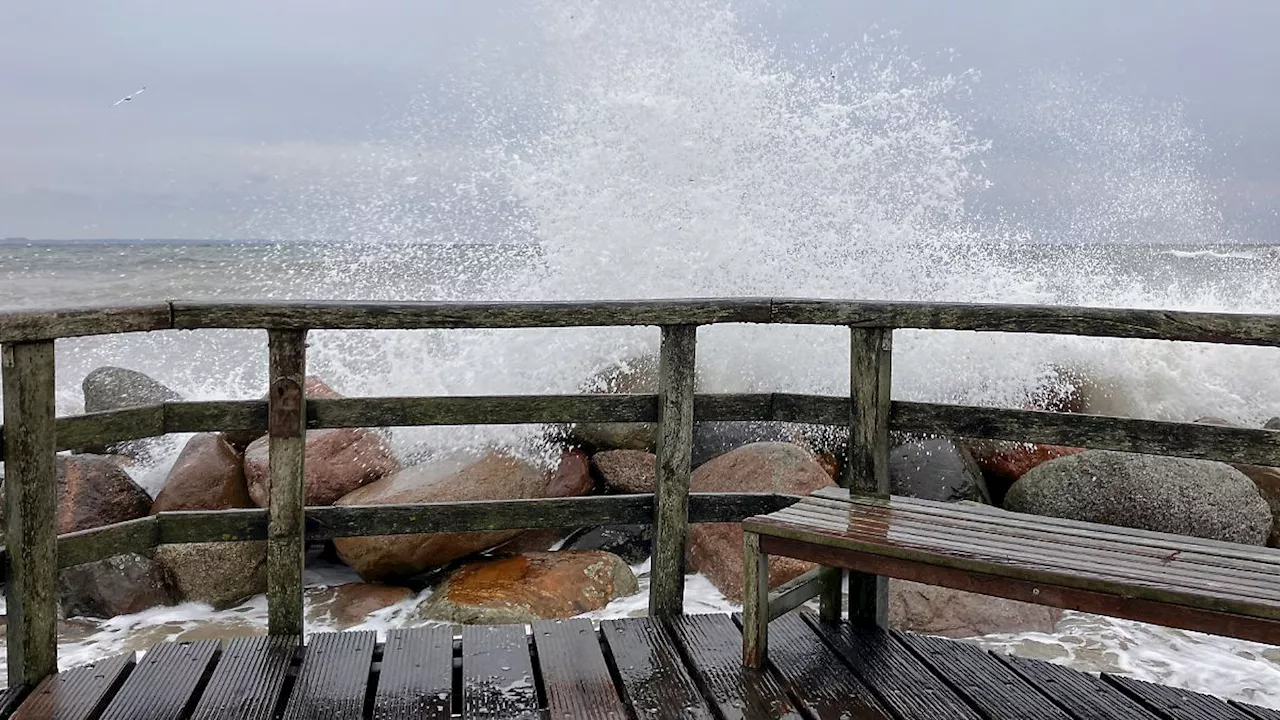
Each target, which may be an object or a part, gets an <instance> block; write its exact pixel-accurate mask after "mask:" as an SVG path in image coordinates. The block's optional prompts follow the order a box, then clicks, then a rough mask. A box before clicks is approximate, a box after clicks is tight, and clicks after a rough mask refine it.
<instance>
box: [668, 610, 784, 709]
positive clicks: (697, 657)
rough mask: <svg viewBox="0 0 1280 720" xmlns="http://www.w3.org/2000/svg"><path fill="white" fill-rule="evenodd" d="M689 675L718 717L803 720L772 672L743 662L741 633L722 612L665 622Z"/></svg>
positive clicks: (682, 617) (684, 616) (681, 617)
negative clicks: (683, 656) (710, 701)
mask: <svg viewBox="0 0 1280 720" xmlns="http://www.w3.org/2000/svg"><path fill="white" fill-rule="evenodd" d="M670 628H671V634H672V635H673V636H674V637H675V639H676V642H678V643H679V644H680V646H681V647H682V648H683V649H684V655H685V657H687V658H688V659H689V668H690V670H692V672H693V676H694V679H695V680H697V681H698V683H699V684H700V685H701V687H702V688H703V690H704V692H705V693H706V695H707V697H709V698H712V699H713V702H714V703H715V705H716V709H717V710H718V711H719V713H720V717H721V718H722V719H723V720H748V719H751V718H760V719H761V720H766V719H772V718H786V719H787V720H802V718H801V715H800V713H799V712H798V711H797V710H796V706H795V703H793V702H792V701H791V698H789V697H787V691H786V690H785V689H784V688H783V686H782V683H781V682H779V681H778V678H777V677H775V676H774V675H773V673H772V672H770V671H768V670H767V669H766V670H764V671H760V670H750V669H747V668H744V667H743V666H742V632H741V631H740V630H738V626H737V625H734V624H733V620H732V619H730V618H729V616H727V615H682V616H680V617H676V618H672V619H671V621H670Z"/></svg>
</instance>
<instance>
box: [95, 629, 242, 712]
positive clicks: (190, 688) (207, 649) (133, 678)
mask: <svg viewBox="0 0 1280 720" xmlns="http://www.w3.org/2000/svg"><path fill="white" fill-rule="evenodd" d="M219 649H220V644H219V643H218V641H217V640H201V641H200V642H164V643H160V644H159V645H156V646H155V647H153V648H151V650H149V651H148V652H147V654H146V655H144V656H143V658H142V660H141V662H139V663H138V664H137V666H136V667H134V669H133V672H131V673H129V677H128V678H127V679H126V680H125V681H124V685H122V686H121V687H120V690H119V692H117V693H116V694H115V697H114V698H113V699H112V700H111V704H109V705H107V709H106V711H105V712H103V714H102V718H101V720H178V718H180V717H182V715H183V714H184V713H185V712H186V711H187V710H189V709H190V708H191V706H192V705H193V704H194V701H195V699H196V689H197V688H198V687H199V685H200V682H201V680H203V679H204V675H205V672H206V671H207V670H208V668H209V665H210V664H211V663H212V662H213V659H214V656H216V655H217V653H218V650H219Z"/></svg>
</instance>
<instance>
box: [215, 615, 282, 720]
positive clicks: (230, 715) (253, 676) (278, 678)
mask: <svg viewBox="0 0 1280 720" xmlns="http://www.w3.org/2000/svg"><path fill="white" fill-rule="evenodd" d="M298 645H299V638H298V637H297V636H285V635H273V636H269V637H267V636H257V637H240V638H235V639H233V640H230V641H228V642H227V643H226V645H225V646H224V647H223V649H222V657H221V658H220V659H219V660H218V665H217V667H215V668H214V670H213V675H212V676H211V677H210V678H209V684H208V685H207V686H205V689H204V691H203V692H201V693H200V700H199V702H198V703H197V704H196V709H195V712H194V713H192V715H191V718H192V720H270V718H271V715H272V713H273V712H274V711H275V708H276V703H277V702H278V701H279V700H280V692H281V691H282V690H283V689H284V680H285V676H286V675H287V674H288V672H289V666H290V665H291V664H292V663H293V658H294V655H296V654H297V651H298Z"/></svg>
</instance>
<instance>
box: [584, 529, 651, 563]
mask: <svg viewBox="0 0 1280 720" xmlns="http://www.w3.org/2000/svg"><path fill="white" fill-rule="evenodd" d="M563 549H564V550H603V551H605V552H607V553H613V554H614V555H617V556H618V557H620V558H622V559H623V560H625V561H627V564H628V565H639V564H640V563H642V562H644V561H645V560H646V559H648V557H649V555H650V554H651V553H652V551H653V526H652V525H612V526H608V527H597V528H591V529H590V530H587V531H586V532H584V533H582V534H581V535H578V536H577V537H575V538H573V539H571V540H570V541H569V542H568V543H566V544H565V546H564V548H563Z"/></svg>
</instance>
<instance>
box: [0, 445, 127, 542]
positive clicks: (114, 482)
mask: <svg viewBox="0 0 1280 720" xmlns="http://www.w3.org/2000/svg"><path fill="white" fill-rule="evenodd" d="M54 467H55V469H56V471H57V473H58V508H57V514H56V515H55V520H56V524H57V531H58V534H59V535H61V534H63V533H69V532H76V531H77V530H89V529H91V528H96V527H102V526H103V525H111V524H113V523H118V522H124V521H125V520H135V519H137V518H140V517H146V515H147V512H148V511H149V510H150V509H151V496H150V495H148V494H147V491H146V490H143V489H142V488H141V487H139V486H138V484H137V483H135V482H134V481H133V478H131V477H129V474H128V473H126V472H125V471H124V470H122V469H121V468H120V466H119V465H117V464H116V463H115V462H113V461H112V460H111V459H110V458H108V457H105V456H101V455H70V456H67V455H58V456H57V457H56V458H55V459H54ZM0 512H3V502H2V498H0Z"/></svg>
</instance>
